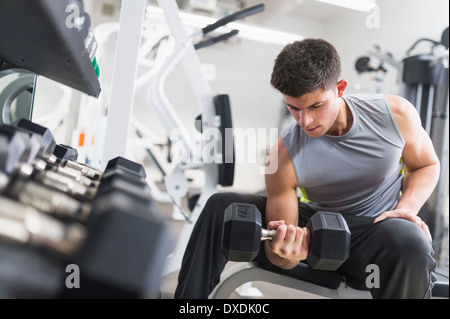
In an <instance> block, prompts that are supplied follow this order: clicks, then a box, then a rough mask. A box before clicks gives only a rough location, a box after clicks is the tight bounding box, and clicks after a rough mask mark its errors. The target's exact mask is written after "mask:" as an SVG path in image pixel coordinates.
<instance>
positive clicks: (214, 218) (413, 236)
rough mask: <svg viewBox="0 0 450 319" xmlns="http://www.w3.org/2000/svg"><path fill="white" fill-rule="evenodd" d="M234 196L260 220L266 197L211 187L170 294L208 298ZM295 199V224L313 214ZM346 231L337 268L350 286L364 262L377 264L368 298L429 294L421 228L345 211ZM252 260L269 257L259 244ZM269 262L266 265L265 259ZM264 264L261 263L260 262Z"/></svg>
mask: <svg viewBox="0 0 450 319" xmlns="http://www.w3.org/2000/svg"><path fill="white" fill-rule="evenodd" d="M234 202H239V203H251V204H255V205H256V206H257V207H258V209H259V210H260V211H261V214H262V217H263V225H265V223H264V215H265V213H264V212H265V207H266V198H265V197H263V196H258V195H246V194H237V193H217V194H214V195H212V196H211V197H210V198H209V200H208V201H207V203H206V205H205V207H204V209H203V211H202V213H201V215H200V217H199V219H198V220H197V223H196V225H195V227H194V229H193V231H192V234H191V237H190V239H189V243H188V245H187V247H186V251H185V254H184V257H183V261H182V265H181V269H180V273H179V276H178V286H177V289H176V291H175V298H187V299H195V298H197V299H198V298H202V299H206V298H208V295H209V294H210V292H211V291H212V290H213V289H214V287H215V286H216V285H217V284H218V283H219V280H220V274H221V273H222V270H223V269H224V267H225V264H226V263H227V259H226V258H225V257H224V256H223V254H222V227H223V215H224V211H225V209H226V208H227V207H228V206H229V205H230V204H231V203H234ZM314 213H315V212H314V211H311V209H309V208H308V207H307V206H306V205H304V204H303V203H299V226H300V227H304V226H305V225H306V222H307V221H308V219H309V218H310V217H311V216H312V215H313V214H314ZM344 218H345V219H346V220H347V223H348V226H349V228H350V231H351V234H352V236H351V250H350V257H349V258H348V259H347V260H346V262H345V263H344V264H343V265H342V266H341V267H340V268H339V269H338V270H337V271H338V272H339V273H341V274H342V275H344V276H345V277H346V280H347V283H349V285H351V286H353V287H355V288H361V287H366V279H367V277H368V275H369V274H370V272H368V270H367V269H366V267H367V266H368V265H373V264H374V265H377V266H378V268H379V275H380V276H379V288H372V289H370V291H371V294H372V296H373V298H429V297H431V289H432V288H433V280H434V274H433V270H434V268H435V267H436V261H435V260H434V259H433V249H432V246H431V244H430V243H429V241H428V239H427V237H426V235H425V232H424V231H423V230H422V229H421V228H420V227H419V226H417V225H416V224H414V223H412V222H410V221H407V220H404V219H399V218H388V219H385V220H383V221H381V222H378V223H375V224H374V223H373V220H374V218H368V217H355V216H345V214H344ZM254 261H256V262H257V263H258V265H261V266H262V267H263V266H264V264H267V263H270V262H269V261H268V260H267V258H266V256H265V253H264V249H260V251H259V255H258V256H257V257H256V258H255V260H254ZM271 266H272V265H271ZM263 268H264V267H263Z"/></svg>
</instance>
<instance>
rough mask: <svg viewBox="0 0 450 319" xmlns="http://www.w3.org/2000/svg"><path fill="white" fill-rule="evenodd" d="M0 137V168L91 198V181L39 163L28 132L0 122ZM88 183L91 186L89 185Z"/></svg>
mask: <svg viewBox="0 0 450 319" xmlns="http://www.w3.org/2000/svg"><path fill="white" fill-rule="evenodd" d="M0 136H3V137H2V142H1V148H0V170H2V171H4V172H5V173H6V174H8V175H9V176H23V177H24V178H32V179H34V180H36V181H39V182H41V183H42V184H45V185H47V186H50V187H53V188H55V189H59V190H61V191H63V192H66V193H67V194H70V195H71V196H74V197H76V198H77V199H92V198H93V196H94V195H95V189H94V188H93V187H91V186H92V183H93V181H92V180H90V179H89V178H87V177H83V176H82V175H79V174H78V175H75V176H72V175H68V174H63V173H62V172H61V171H60V169H59V167H58V166H57V165H54V166H53V167H54V168H55V169H54V170H48V169H46V168H47V167H46V165H43V166H42V165H40V164H41V163H42V162H43V161H39V160H38V161H35V158H33V157H32V155H30V154H31V152H32V149H33V147H32V146H31V143H30V136H29V135H28V134H27V133H24V132H21V131H19V130H15V128H14V127H12V126H10V125H2V126H0ZM87 184H89V185H90V186H88V185H87Z"/></svg>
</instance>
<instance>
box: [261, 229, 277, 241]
mask: <svg viewBox="0 0 450 319" xmlns="http://www.w3.org/2000/svg"><path fill="white" fill-rule="evenodd" d="M276 232H277V231H276V230H275V229H271V230H269V229H264V228H262V229H261V240H272V239H273V238H274V237H275V233H276Z"/></svg>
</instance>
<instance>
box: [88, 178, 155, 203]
mask: <svg viewBox="0 0 450 319" xmlns="http://www.w3.org/2000/svg"><path fill="white" fill-rule="evenodd" d="M128 175H129V174H128V173H126V174H119V173H116V174H109V175H107V176H105V175H103V177H102V179H101V181H100V185H99V186H98V189H97V194H96V197H100V196H102V195H103V194H105V193H108V192H110V191H121V192H123V193H125V194H129V195H131V196H133V197H136V198H142V199H144V200H147V199H151V198H152V197H151V190H150V187H149V186H148V184H147V183H146V182H145V181H144V180H143V179H142V178H139V177H138V176H135V175H134V176H131V177H130V176H128Z"/></svg>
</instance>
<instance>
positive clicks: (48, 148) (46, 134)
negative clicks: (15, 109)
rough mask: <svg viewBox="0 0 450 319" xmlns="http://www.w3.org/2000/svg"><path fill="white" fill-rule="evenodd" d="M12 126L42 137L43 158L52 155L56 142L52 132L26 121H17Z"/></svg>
mask: <svg viewBox="0 0 450 319" xmlns="http://www.w3.org/2000/svg"><path fill="white" fill-rule="evenodd" d="M14 126H16V127H18V128H20V129H22V130H25V131H28V132H31V133H35V134H37V135H40V136H41V137H42V143H43V147H44V149H43V156H45V157H48V156H50V155H52V154H53V151H54V150H55V146H56V142H55V139H54V137H53V134H52V132H51V131H50V130H49V129H48V128H46V127H44V126H42V125H39V124H37V123H34V122H31V121H29V120H27V119H20V120H18V121H17V122H15V123H14Z"/></svg>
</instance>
